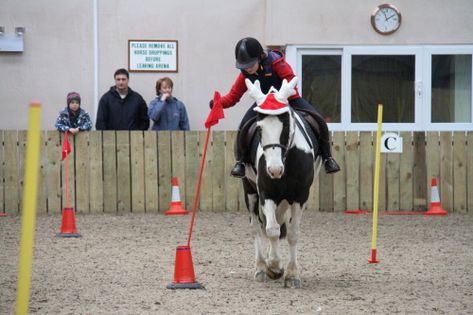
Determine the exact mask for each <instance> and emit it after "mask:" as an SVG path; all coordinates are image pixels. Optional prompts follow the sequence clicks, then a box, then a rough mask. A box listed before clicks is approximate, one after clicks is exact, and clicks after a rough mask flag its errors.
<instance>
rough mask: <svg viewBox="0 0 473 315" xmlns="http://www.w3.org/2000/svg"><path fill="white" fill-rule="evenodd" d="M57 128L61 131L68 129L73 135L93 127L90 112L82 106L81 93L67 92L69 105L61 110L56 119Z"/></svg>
mask: <svg viewBox="0 0 473 315" xmlns="http://www.w3.org/2000/svg"><path fill="white" fill-rule="evenodd" d="M55 126H56V128H57V130H59V131H62V132H65V131H68V132H70V133H72V134H73V135H75V134H77V133H79V132H80V131H89V130H90V129H91V128H92V122H91V121H90V116H89V114H88V113H87V112H86V111H84V110H83V109H82V108H80V94H79V93H77V92H70V93H69V94H67V107H66V108H64V109H63V110H62V111H60V112H59V116H58V117H57V119H56V125H55Z"/></svg>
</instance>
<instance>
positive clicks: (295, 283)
mask: <svg viewBox="0 0 473 315" xmlns="http://www.w3.org/2000/svg"><path fill="white" fill-rule="evenodd" d="M284 287H285V288H293V289H300V288H301V279H299V278H295V277H289V278H286V279H284Z"/></svg>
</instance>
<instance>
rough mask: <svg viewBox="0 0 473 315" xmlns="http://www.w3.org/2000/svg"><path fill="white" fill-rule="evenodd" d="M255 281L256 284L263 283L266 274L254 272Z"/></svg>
mask: <svg viewBox="0 0 473 315" xmlns="http://www.w3.org/2000/svg"><path fill="white" fill-rule="evenodd" d="M255 280H256V281H257V282H265V281H266V273H265V272H264V271H261V270H259V271H257V272H255Z"/></svg>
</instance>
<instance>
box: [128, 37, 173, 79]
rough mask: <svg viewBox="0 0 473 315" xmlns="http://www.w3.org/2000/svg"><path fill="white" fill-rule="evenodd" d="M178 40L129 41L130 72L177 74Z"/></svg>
mask: <svg viewBox="0 0 473 315" xmlns="http://www.w3.org/2000/svg"><path fill="white" fill-rule="evenodd" d="M177 66H178V63H177V40H134V39H130V40H128V70H129V71H130V72H177Z"/></svg>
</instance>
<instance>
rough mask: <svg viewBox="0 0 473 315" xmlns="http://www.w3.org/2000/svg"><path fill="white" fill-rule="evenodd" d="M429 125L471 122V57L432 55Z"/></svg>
mask: <svg viewBox="0 0 473 315" xmlns="http://www.w3.org/2000/svg"><path fill="white" fill-rule="evenodd" d="M432 122H434V123H436V122H443V123H445V122H447V123H449V122H456V123H459V122H463V123H464V122H471V55H432Z"/></svg>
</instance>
